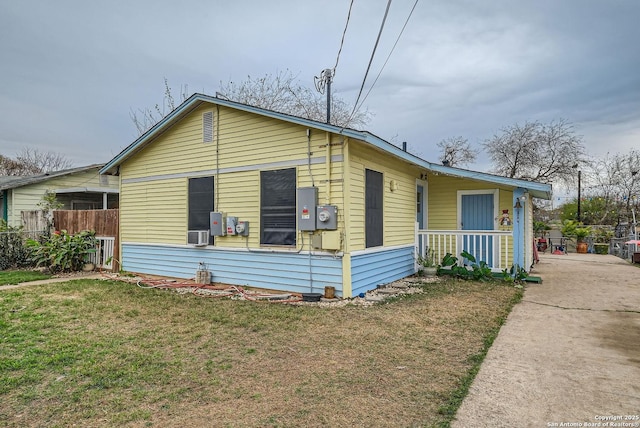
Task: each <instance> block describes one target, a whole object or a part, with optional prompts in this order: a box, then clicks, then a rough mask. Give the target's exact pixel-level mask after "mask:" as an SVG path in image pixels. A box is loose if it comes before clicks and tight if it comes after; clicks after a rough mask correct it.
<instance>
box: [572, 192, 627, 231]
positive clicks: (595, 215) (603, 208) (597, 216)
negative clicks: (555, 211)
mask: <svg viewBox="0 0 640 428" xmlns="http://www.w3.org/2000/svg"><path fill="white" fill-rule="evenodd" d="M618 214H619V211H618V209H617V207H616V206H615V205H614V204H612V201H611V200H610V199H607V198H604V197H602V196H590V197H584V198H581V200H580V220H581V221H582V222H583V223H584V224H609V225H615V224H617V223H618V221H619V215H618ZM577 215H578V200H577V199H574V200H573V201H570V202H568V203H566V204H564V205H563V206H562V208H561V212H560V219H561V220H575V219H576V218H577Z"/></svg>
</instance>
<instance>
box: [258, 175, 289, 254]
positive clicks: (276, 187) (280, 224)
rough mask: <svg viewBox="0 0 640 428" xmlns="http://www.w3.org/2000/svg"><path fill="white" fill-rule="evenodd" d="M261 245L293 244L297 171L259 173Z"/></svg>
mask: <svg viewBox="0 0 640 428" xmlns="http://www.w3.org/2000/svg"><path fill="white" fill-rule="evenodd" d="M260 243H261V244H265V245H296V169H295V168H289V169H279V170H276V171H261V172H260Z"/></svg>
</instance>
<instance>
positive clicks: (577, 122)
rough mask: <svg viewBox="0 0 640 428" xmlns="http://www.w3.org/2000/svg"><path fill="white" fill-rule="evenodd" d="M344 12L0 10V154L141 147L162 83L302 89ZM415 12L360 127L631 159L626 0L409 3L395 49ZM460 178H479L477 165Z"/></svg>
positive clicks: (240, 7) (157, 7)
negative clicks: (528, 136) (502, 139)
mask: <svg viewBox="0 0 640 428" xmlns="http://www.w3.org/2000/svg"><path fill="white" fill-rule="evenodd" d="M350 2H351V0H325V1H322V2H311V1H305V0H271V1H258V0H234V1H229V0H225V1H222V0H208V1H204V0H181V1H180V2H177V1H173V0H172V1H166V0H154V1H149V0H136V1H131V0H110V1H84V0H57V1H55V2H52V1H44V0H41V1H34V0H21V1H11V0H0V154H2V155H4V156H9V157H15V155H16V154H17V153H18V152H20V151H21V150H22V149H24V148H32V149H37V150H39V151H43V152H54V153H59V154H62V155H64V156H65V157H66V158H67V159H69V160H70V161H71V162H72V163H73V164H74V166H84V165H89V164H94V163H106V162H108V161H109V160H111V159H112V158H113V157H114V156H116V155H117V154H118V153H119V152H120V151H121V150H123V149H124V148H125V147H127V146H128V145H129V144H131V143H132V142H133V141H134V140H135V139H136V138H137V136H138V133H137V130H136V127H135V125H134V123H133V121H132V119H131V116H130V115H131V112H135V111H138V110H139V109H146V108H152V107H153V106H154V105H156V104H158V103H160V104H161V103H162V100H163V95H164V79H165V78H166V79H167V81H168V82H169V85H170V86H171V87H172V88H173V90H174V94H176V95H177V94H179V93H180V88H181V87H185V86H186V88H187V91H188V92H189V93H192V92H200V93H206V94H209V95H214V94H215V93H216V91H217V90H219V89H220V87H221V86H222V85H223V84H225V83H227V82H229V81H234V82H239V81H242V80H244V79H246V77H247V76H252V77H261V76H264V75H266V74H272V75H274V74H277V73H279V72H282V71H287V70H289V71H291V72H292V73H293V74H294V75H296V76H298V79H299V81H300V83H301V84H303V85H306V86H309V87H311V88H313V77H314V76H318V75H319V74H320V72H321V71H322V70H323V69H326V68H333V67H334V65H335V63H336V58H337V54H338V50H339V48H340V41H341V38H342V34H343V30H344V28H345V22H346V19H347V13H348V11H349V5H350ZM414 3H415V0H395V1H393V2H392V3H391V6H390V8H389V13H388V17H387V19H386V22H385V24H384V29H383V31H382V34H381V36H380V41H379V44H378V47H377V49H376V51H375V56H374V59H373V62H372V64H371V71H370V72H369V76H368V78H367V80H366V81H365V86H364V88H365V89H364V94H366V93H367V92H368V91H369V89H370V88H371V84H372V83H373V81H374V79H375V77H376V75H378V73H380V72H381V73H380V77H379V79H378V80H377V82H376V84H375V86H373V88H372V89H371V91H370V94H369V96H368V97H367V98H366V100H365V103H364V108H367V109H368V110H369V112H370V113H371V115H372V117H371V121H370V122H369V124H368V125H367V126H366V128H365V130H367V131H369V132H372V133H373V134H375V135H377V136H379V137H381V138H383V139H385V140H387V141H390V142H392V143H394V144H396V145H401V144H402V142H403V141H406V142H407V143H408V147H409V150H410V151H412V152H413V153H414V154H418V155H419V156H421V157H422V158H424V159H426V160H428V161H432V162H437V161H438V154H439V153H438V149H437V147H436V144H437V143H438V142H439V141H441V140H443V139H445V138H450V137H457V136H461V137H463V138H466V139H468V141H469V142H470V143H471V144H472V145H473V146H474V147H476V148H481V144H482V143H483V142H484V141H486V140H487V139H489V138H491V137H492V136H493V135H495V134H496V133H499V132H500V130H501V129H502V128H504V127H506V126H510V125H514V124H516V123H517V124H523V123H524V122H525V121H540V122H543V123H549V122H551V121H554V120H558V119H561V118H562V119H565V120H568V121H569V122H571V123H572V124H573V126H574V130H575V132H576V134H578V135H580V136H582V138H583V142H584V145H585V147H586V149H587V151H588V153H589V154H590V155H592V156H594V157H602V156H604V155H605V154H606V153H607V152H611V153H627V152H629V151H630V150H631V149H638V148H640V25H638V17H640V2H639V1H637V0H538V1H535V2H534V1H518V0H492V1H478V0H431V1H426V0H421V1H418V3H417V5H416V7H415V10H414V12H413V14H412V15H411V17H410V19H409V21H408V22H407V25H406V29H405V30H404V33H403V34H402V36H401V37H400V39H398V36H399V34H400V32H401V29H402V27H403V25H404V24H405V22H406V20H407V18H408V17H409V14H410V11H411V9H412V7H413V6H414ZM386 7H387V1H384V0H355V1H354V2H353V8H352V10H351V17H350V21H349V25H348V28H347V31H346V35H345V38H344V44H343V47H342V52H341V54H340V59H339V62H338V66H337V67H336V70H335V77H334V80H333V84H332V90H333V93H334V95H335V96H338V97H340V98H342V99H343V100H344V101H346V102H347V103H349V104H353V103H355V100H356V98H357V96H358V91H359V89H360V87H361V85H362V82H363V79H364V76H365V72H366V69H367V65H368V63H369V60H370V57H371V55H372V52H373V49H374V45H375V43H376V38H377V36H378V32H379V30H380V27H381V24H382V20H383V16H384V13H385V9H386ZM396 40H398V41H397V46H396V47H395V49H394V50H393V52H392V53H391V56H389V54H390V52H391V49H392V47H393V45H394V43H395V42H396ZM387 58H388V61H387V63H386V66H384V68H383V64H384V63H385V61H386V60H387ZM381 70H382V71H381ZM364 94H363V96H364ZM469 167H470V169H474V170H479V171H489V170H490V164H489V159H488V158H487V156H486V154H485V153H483V152H482V151H481V153H480V155H479V156H478V160H477V161H476V162H475V163H474V164H472V165H470V166H469Z"/></svg>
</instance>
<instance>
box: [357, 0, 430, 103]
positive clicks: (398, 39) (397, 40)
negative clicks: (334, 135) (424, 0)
mask: <svg viewBox="0 0 640 428" xmlns="http://www.w3.org/2000/svg"><path fill="white" fill-rule="evenodd" d="M417 5H418V0H416V1H415V3H414V4H413V7H412V8H411V12H409V16H407V20H406V21H404V25H403V26H402V30H400V34H398V38H397V39H396V42H395V43H394V44H393V47H392V48H391V51H390V52H389V56H387V59H386V60H385V61H384V64H382V68H380V72H379V73H378V75H377V76H376V79H375V80H374V81H373V83H372V84H371V87H370V88H369V91H368V92H367V95H365V96H364V98H363V99H362V102H361V103H360V106H358V107H357V108H356V111H357V110H359V109H360V107H362V104H364V102H365V101H366V100H367V97H369V94H370V93H371V90H372V89H373V87H374V86H375V85H376V82H377V81H378V78H380V75H381V74H382V70H384V67H385V66H386V65H387V62H389V58H391V54H392V53H393V51H394V49H395V48H396V45H397V44H398V42H399V41H400V37H402V33H404V29H405V28H407V24H408V23H409V19H411V15H413V11H414V10H415V8H416V6H417Z"/></svg>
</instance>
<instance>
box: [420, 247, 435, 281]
mask: <svg viewBox="0 0 640 428" xmlns="http://www.w3.org/2000/svg"><path fill="white" fill-rule="evenodd" d="M435 259H436V253H435V251H433V249H432V248H429V247H428V246H427V247H425V249H424V256H418V263H419V264H420V265H421V266H422V269H421V271H422V274H423V275H424V276H436V274H437V273H438V264H437V263H436V260H435Z"/></svg>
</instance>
